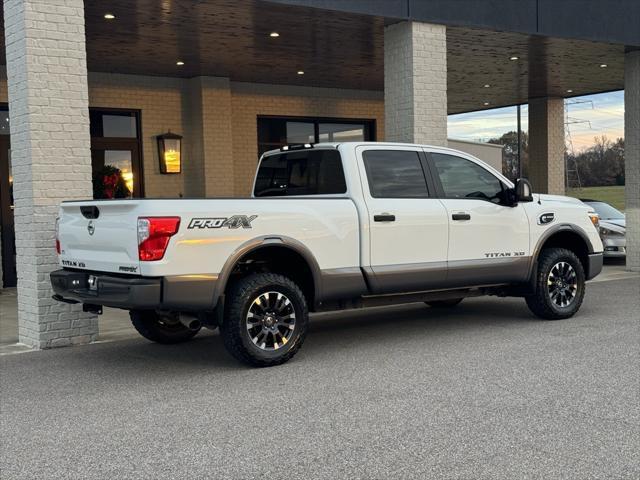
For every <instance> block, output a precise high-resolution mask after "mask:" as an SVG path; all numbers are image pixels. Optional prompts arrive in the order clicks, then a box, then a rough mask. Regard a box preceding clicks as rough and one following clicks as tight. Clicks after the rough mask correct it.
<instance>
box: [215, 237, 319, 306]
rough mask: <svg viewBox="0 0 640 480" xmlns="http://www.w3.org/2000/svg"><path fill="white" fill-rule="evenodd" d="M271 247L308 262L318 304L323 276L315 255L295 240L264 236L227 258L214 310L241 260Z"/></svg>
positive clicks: (219, 276)
mask: <svg viewBox="0 0 640 480" xmlns="http://www.w3.org/2000/svg"><path fill="white" fill-rule="evenodd" d="M271 246H280V247H284V248H288V249H289V250H292V251H294V252H295V253H297V254H299V255H300V256H301V257H302V258H303V259H304V260H305V261H306V262H307V265H308V266H309V269H310V270H311V274H312V275H313V288H314V298H315V301H316V302H318V300H319V299H320V298H321V296H322V274H321V271H320V266H319V265H318V262H317V260H316V258H315V256H314V255H313V253H311V251H310V250H309V249H308V248H307V247H306V246H305V245H304V244H303V243H301V242H299V241H298V240H295V239H293V238H290V237H287V236H283V235H264V236H261V237H256V238H253V239H251V240H248V241H246V242H244V243H243V244H242V245H240V246H239V247H238V248H236V249H235V250H234V251H233V253H232V254H231V255H230V256H229V258H227V261H226V262H225V263H224V265H223V267H222V270H221V271H220V273H219V274H218V278H217V280H216V286H215V289H214V293H213V299H212V301H213V308H214V309H215V308H216V307H217V306H218V303H219V300H220V298H221V297H222V296H223V295H224V291H225V290H226V288H227V284H228V282H229V277H230V276H231V272H232V271H233V269H234V268H235V267H236V265H237V264H238V262H239V261H240V259H241V258H242V257H244V256H245V255H247V254H248V253H251V252H255V251H257V250H260V249H262V248H266V247H271Z"/></svg>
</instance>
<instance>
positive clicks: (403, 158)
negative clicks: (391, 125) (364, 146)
mask: <svg viewBox="0 0 640 480" xmlns="http://www.w3.org/2000/svg"><path fill="white" fill-rule="evenodd" d="M362 159H363V161H364V168H365V170H366V172H367V180H368V182H369V193H370V194H371V196H372V197H373V198H427V197H429V191H428V188H427V181H426V178H425V175H424V171H423V168H422V165H421V161H420V156H419V154H418V152H415V151H408V150H365V151H364V152H363V153H362Z"/></svg>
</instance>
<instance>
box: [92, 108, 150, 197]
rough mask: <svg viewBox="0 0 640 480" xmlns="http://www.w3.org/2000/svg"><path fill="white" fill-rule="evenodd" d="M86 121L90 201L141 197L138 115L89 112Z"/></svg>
mask: <svg viewBox="0 0 640 480" xmlns="http://www.w3.org/2000/svg"><path fill="white" fill-rule="evenodd" d="M90 117H91V166H92V170H93V197H94V198H95V199H103V198H106V199H109V198H131V197H143V196H144V192H143V183H142V162H141V156H140V150H141V148H140V147H141V146H140V114H139V112H137V111H135V110H115V109H93V108H92V109H91V110H90Z"/></svg>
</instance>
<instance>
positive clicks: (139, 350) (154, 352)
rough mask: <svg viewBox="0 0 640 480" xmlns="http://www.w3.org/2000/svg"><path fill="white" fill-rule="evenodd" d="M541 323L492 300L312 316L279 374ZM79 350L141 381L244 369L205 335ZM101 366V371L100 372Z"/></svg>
mask: <svg viewBox="0 0 640 480" xmlns="http://www.w3.org/2000/svg"><path fill="white" fill-rule="evenodd" d="M540 322H542V320H538V319H536V318H535V317H534V316H533V315H532V314H531V313H530V312H529V310H528V309H527V307H526V305H525V304H524V301H523V300H521V299H495V298H482V299H467V300H465V301H463V302H462V304H460V305H459V306H457V307H455V308H452V309H438V308H430V307H427V306H426V305H423V304H411V305H402V306H394V307H386V308H374V309H366V310H350V311H342V312H331V313H321V314H315V315H312V317H311V319H310V326H309V333H308V335H307V338H306V340H305V344H304V346H303V348H302V349H301V351H300V352H299V353H298V355H297V356H296V358H295V359H294V360H293V361H292V362H290V363H288V364H285V366H283V367H278V368H284V367H286V365H293V364H294V363H295V364H299V363H300V360H303V361H304V363H307V362H312V361H314V360H319V359H322V358H325V359H326V358H332V357H333V358H335V355H340V354H341V352H344V351H345V349H349V351H350V353H349V354H350V355H353V353H354V352H356V351H357V352H360V353H362V354H363V355H366V354H367V352H368V351H379V349H380V348H384V349H385V350H388V349H392V348H397V347H401V346H402V345H403V344H405V343H407V342H419V343H422V344H424V345H428V344H436V343H437V342H439V341H442V340H443V339H447V338H448V337H451V338H453V337H457V336H460V335H464V336H473V335H492V334H493V333H492V332H495V331H497V330H501V331H504V330H505V329H521V328H531V323H540ZM74 350H75V349H74ZM82 350H83V352H82V353H83V356H84V355H85V354H86V355H87V358H85V360H84V361H89V362H91V363H93V367H94V368H113V367H115V366H117V367H118V368H123V369H124V370H128V369H129V368H131V369H132V370H133V371H135V373H134V374H135V375H140V369H141V368H143V369H145V370H146V372H147V374H151V373H152V372H154V371H157V372H158V373H161V372H162V373H163V374H166V373H168V371H172V370H180V371H184V370H185V369H187V370H189V371H190V372H191V373H194V374H195V373H197V372H198V371H199V370H200V369H206V370H208V371H211V368H217V369H220V370H226V369H231V370H238V369H240V370H242V369H246V368H247V367H245V366H243V365H241V364H239V363H238V362H237V361H235V359H233V358H232V357H231V356H230V355H229V354H227V352H226V351H225V349H224V346H223V344H222V340H221V338H220V335H219V333H218V332H217V331H214V332H211V331H208V330H203V332H201V333H200V334H199V335H198V337H196V338H195V339H194V340H192V341H190V342H188V343H183V344H178V345H159V344H154V343H150V342H147V341H146V340H144V339H129V340H123V341H117V342H107V343H102V344H98V345H94V346H92V347H88V348H82ZM114 350H115V352H114ZM76 351H77V350H76ZM114 353H115V355H114ZM102 361H104V363H105V365H104V367H101V366H99V364H100V363H101V362H102Z"/></svg>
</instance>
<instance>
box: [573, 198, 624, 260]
mask: <svg viewBox="0 0 640 480" xmlns="http://www.w3.org/2000/svg"><path fill="white" fill-rule="evenodd" d="M581 200H582V202H584V203H586V204H587V205H589V206H590V207H592V208H593V209H594V210H595V211H596V213H597V214H598V216H599V217H600V228H599V231H600V238H601V239H602V244H603V245H604V256H605V257H607V258H623V257H626V255H627V238H626V231H627V224H626V220H625V216H624V213H622V212H621V211H620V210H618V209H617V208H615V207H613V206H611V205H609V204H608V203H606V202H603V201H600V200H590V199H581Z"/></svg>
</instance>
